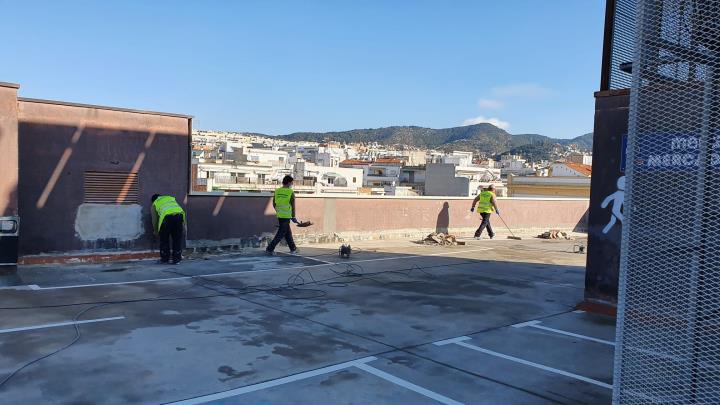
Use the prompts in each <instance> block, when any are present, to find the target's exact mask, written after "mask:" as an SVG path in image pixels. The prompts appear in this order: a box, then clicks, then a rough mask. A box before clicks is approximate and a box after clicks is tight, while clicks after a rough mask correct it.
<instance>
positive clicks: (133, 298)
mask: <svg viewBox="0 0 720 405" xmlns="http://www.w3.org/2000/svg"><path fill="white" fill-rule="evenodd" d="M574 243H577V242H572V241H562V242H559V241H551V242H548V241H539V240H523V241H501V240H497V241H495V240H492V241H489V240H488V241H470V242H469V243H468V245H466V246H455V247H439V246H424V245H418V244H415V243H412V242H409V241H372V242H363V243H358V244H353V249H354V251H355V252H354V254H353V256H352V257H351V259H350V260H343V259H340V258H339V257H338V256H337V246H336V245H328V246H322V245H321V246H315V245H314V246H313V247H305V248H303V249H302V252H303V255H304V257H296V256H289V255H283V254H279V255H278V256H274V257H267V256H264V255H263V254H262V253H261V252H258V251H243V252H229V253H227V254H224V255H214V256H205V257H200V256H198V257H194V258H191V259H190V260H187V261H185V262H183V263H182V264H181V265H179V266H164V265H156V264H154V263H153V262H151V261H136V262H129V263H113V264H106V265H81V264H78V265H60V266H53V265H46V266H27V267H22V268H21V269H20V276H21V278H22V279H23V281H24V283H25V284H26V285H28V286H31V287H28V288H26V289H20V290H2V292H1V293H0V384H2V381H3V379H5V378H7V376H9V375H10V373H12V372H14V371H16V370H18V369H19V368H20V367H21V366H23V365H26V364H28V363H29V362H31V361H33V360H37V359H39V358H41V357H43V356H46V355H48V354H51V353H53V352H55V351H57V350H58V349H62V348H64V347H66V346H67V347H66V348H64V349H63V350H61V351H59V352H58V353H56V354H52V355H50V356H49V357H47V358H44V359H42V360H39V361H37V362H35V363H32V364H30V365H28V366H27V367H25V368H24V369H22V370H20V371H19V372H17V373H16V374H15V375H13V377H12V378H11V379H10V380H9V381H7V382H5V383H4V384H2V385H0V396H1V397H2V398H3V400H4V401H5V400H7V401H9V403H19V402H24V403H28V402H32V403H128V402H132V403H148V404H155V403H170V402H176V401H180V402H181V403H206V402H217V403H375V404H377V403H390V402H401V403H608V402H609V401H610V398H611V390H609V389H608V388H607V386H608V385H609V384H611V383H612V372H611V370H612V352H613V348H614V346H613V344H612V340H613V337H614V320H613V319H611V318H606V317H602V316H599V315H592V314H588V313H582V312H574V306H575V304H577V303H578V302H580V301H581V300H582V295H583V282H584V268H583V265H584V261H585V256H584V255H580V254H574V253H571V252H572V245H573V244H574ZM78 322H83V323H80V324H78ZM527 323H529V324H527ZM518 324H525V325H523V326H521V327H517V326H518ZM513 325H515V327H513ZM454 338H462V339H465V340H461V341H460V342H461V343H463V344H464V345H465V346H463V345H460V344H456V343H452V344H448V345H442V346H439V345H435V344H434V343H435V342H438V341H443V340H446V339H454ZM73 342H74V343H73ZM603 342H604V343H603ZM468 345H469V346H472V347H479V348H481V349H484V350H486V351H487V352H482V351H478V350H477V349H474V348H469V347H468ZM538 365H539V366H542V367H538ZM543 367H544V368H543ZM554 370H555V371H554ZM557 370H559V371H561V372H560V373H558V372H557ZM563 373H564V374H563ZM576 377H580V378H576ZM182 401H186V402H182Z"/></svg>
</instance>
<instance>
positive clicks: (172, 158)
mask: <svg viewBox="0 0 720 405" xmlns="http://www.w3.org/2000/svg"><path fill="white" fill-rule="evenodd" d="M18 130H19V174H20V183H19V186H18V187H19V206H20V207H21V214H22V232H21V235H20V253H21V255H29V254H38V253H50V252H62V251H75V250H84V249H118V248H120V249H148V248H150V247H151V246H152V241H153V238H152V226H151V225H150V197H151V196H152V195H153V194H155V193H158V194H170V195H174V196H177V197H178V199H179V200H180V201H182V198H183V197H184V196H185V195H186V194H187V188H188V173H189V138H188V135H187V134H186V133H160V132H156V131H154V130H152V129H151V128H149V129H148V130H147V131H130V130H124V129H122V128H119V129H108V128H95V127H87V126H84V125H83V124H79V125H76V126H70V125H53V124H45V123H35V122H21V123H20V124H19V125H18ZM38 145H42V148H38V147H37V146H38ZM178 156H188V159H179V158H178ZM103 218H105V219H103Z"/></svg>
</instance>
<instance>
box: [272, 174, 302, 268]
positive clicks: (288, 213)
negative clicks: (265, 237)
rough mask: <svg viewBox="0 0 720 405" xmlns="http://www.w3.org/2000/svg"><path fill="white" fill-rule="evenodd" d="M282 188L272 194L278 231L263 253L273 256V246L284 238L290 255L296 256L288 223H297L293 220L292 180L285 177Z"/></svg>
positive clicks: (293, 194)
mask: <svg viewBox="0 0 720 405" xmlns="http://www.w3.org/2000/svg"><path fill="white" fill-rule="evenodd" d="M282 184H283V185H282V187H280V188H278V189H276V190H275V193H274V194H273V200H272V204H273V208H275V214H276V215H277V219H278V230H277V233H276V234H275V238H273V240H272V242H270V244H269V245H268V247H267V249H265V251H266V252H267V254H268V255H273V254H275V246H277V244H278V243H280V241H281V240H282V239H283V238H285V242H287V245H288V247H289V248H290V254H297V253H298V251H297V246H295V241H294V240H293V236H292V230H290V222H291V221H292V222H294V223H296V224H297V223H298V220H297V219H296V218H295V192H294V191H293V189H292V184H293V178H292V177H291V176H285V177H283V180H282Z"/></svg>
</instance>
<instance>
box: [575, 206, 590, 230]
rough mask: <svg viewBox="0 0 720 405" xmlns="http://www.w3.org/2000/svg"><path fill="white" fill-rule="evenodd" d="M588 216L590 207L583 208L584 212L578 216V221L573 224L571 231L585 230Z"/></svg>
mask: <svg viewBox="0 0 720 405" xmlns="http://www.w3.org/2000/svg"><path fill="white" fill-rule="evenodd" d="M589 217H590V208H588V209H587V210H585V213H584V214H583V216H582V218H580V221H578V223H577V224H575V228H573V232H587V231H588V223H589V222H588V220H589Z"/></svg>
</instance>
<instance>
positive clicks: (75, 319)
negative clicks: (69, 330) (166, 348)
mask: <svg viewBox="0 0 720 405" xmlns="http://www.w3.org/2000/svg"><path fill="white" fill-rule="evenodd" d="M195 286H196V284H195V283H193V285H191V286H190V287H183V288H179V289H177V290H174V291H171V292H170V293H168V294H163V295H160V296H157V297H154V298H150V299H147V300H153V299H157V298H163V297H167V296H169V295H172V294H176V293H178V292H180V291H186V290H189V289H191V288H194V287H195ZM113 304H115V302H109V303H100V304H96V305H93V306H90V307H87V308H85V309H83V310H82V311H80V312H78V313H77V314H76V315H75V316H74V317H73V326H74V327H75V337H74V338H73V340H72V341H71V342H70V343H68V344H66V345H64V346H62V347H60V348H58V349H56V350H54V351H52V352H50V353H48V354H46V355H43V356H41V357H38V358H36V359H33V360H31V361H29V362H27V363H25V364H23V365H22V366H20V367H18V368H16V369H15V370H13V371H12V372H11V373H10V374H8V375H7V376H6V377H5V378H3V380H2V381H0V390H2V388H3V387H4V386H5V384H7V383H8V381H10V380H11V379H12V378H13V377H15V376H16V375H17V374H18V373H20V372H21V371H22V370H24V369H26V368H28V367H30V366H32V365H33V364H35V363H38V362H40V361H42V360H45V359H47V358H50V357H52V356H54V355H56V354H58V353H60V352H62V351H64V350H66V349H69V348H70V347H72V346H73V345H74V344H75V343H77V342H78V341H80V338H81V337H82V333H81V332H80V325H79V324H78V322H79V320H80V318H81V317H82V316H83V315H84V314H86V313H88V312H90V311H92V310H94V309H97V308H101V307H105V306H109V305H113Z"/></svg>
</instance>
